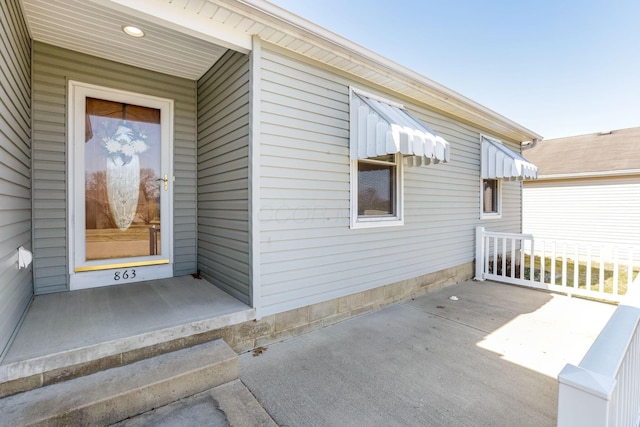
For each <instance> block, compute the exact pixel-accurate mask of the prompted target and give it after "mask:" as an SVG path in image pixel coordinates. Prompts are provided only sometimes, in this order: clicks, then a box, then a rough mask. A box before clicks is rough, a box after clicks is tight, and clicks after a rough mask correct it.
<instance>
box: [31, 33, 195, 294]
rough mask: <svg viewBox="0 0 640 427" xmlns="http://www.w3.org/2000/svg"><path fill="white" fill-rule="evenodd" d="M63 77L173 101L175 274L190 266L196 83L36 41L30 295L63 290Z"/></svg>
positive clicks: (65, 272)
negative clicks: (32, 287)
mask: <svg viewBox="0 0 640 427" xmlns="http://www.w3.org/2000/svg"><path fill="white" fill-rule="evenodd" d="M67 80H77V81H80V82H84V83H90V84H95V85H100V86H107V87H111V88H115V89H121V90H127V91H132V92H138V93H144V94H147V95H152V96H158V97H163V98H170V99H173V100H174V101H175V104H174V108H175V111H174V159H173V167H174V175H175V183H174V229H173V230H174V274H175V275H181V274H188V273H193V272H195V271H196V83H195V82H194V81H191V80H185V79H181V78H177V77H172V76H168V75H165V74H159V73H155V72H152V71H148V70H143V69H140V68H135V67H131V66H128V65H124V64H119V63H116V62H112V61H107V60H104V59H100V58H96V57H93V56H88V55H85V54H81V53H78V52H73V51H70V50H65V49H61V48H58V47H55V46H51V45H46V44H43V43H38V42H35V43H34V45H33V123H34V129H33V175H34V177H33V178H34V179H33V191H34V197H33V209H34V224H33V228H34V269H35V270H34V272H35V291H36V293H37V294H44V293H49V292H59V291H64V290H67V276H68V264H67V256H68V251H67V223H68V221H67V174H66V168H67V167H66V161H67V135H66V120H67V114H66V111H67V103H66V97H67Z"/></svg>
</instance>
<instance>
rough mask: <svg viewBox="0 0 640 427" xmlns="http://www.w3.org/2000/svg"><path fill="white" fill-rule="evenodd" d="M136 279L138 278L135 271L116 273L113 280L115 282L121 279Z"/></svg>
mask: <svg viewBox="0 0 640 427" xmlns="http://www.w3.org/2000/svg"><path fill="white" fill-rule="evenodd" d="M135 277H136V271H135V270H124V271H116V272H115V273H113V280H115V281H118V280H120V279H122V280H127V279H133V278H135Z"/></svg>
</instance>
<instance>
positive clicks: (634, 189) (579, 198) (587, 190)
mask: <svg viewBox="0 0 640 427" xmlns="http://www.w3.org/2000/svg"><path fill="white" fill-rule="evenodd" d="M523 209H524V214H523V230H524V232H525V233H531V234H533V235H534V237H535V238H536V239H550V240H579V241H585V242H597V243H606V244H615V245H620V246H633V245H635V246H640V176H632V177H616V178H613V177H611V178H592V179H566V180H553V181H551V180H549V181H546V180H541V181H532V182H528V183H526V184H525V187H524V191H523ZM639 255H640V254H639Z"/></svg>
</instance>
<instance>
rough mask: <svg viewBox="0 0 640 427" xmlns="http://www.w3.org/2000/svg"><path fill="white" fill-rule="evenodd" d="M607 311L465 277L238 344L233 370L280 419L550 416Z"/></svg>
mask: <svg viewBox="0 0 640 427" xmlns="http://www.w3.org/2000/svg"><path fill="white" fill-rule="evenodd" d="M453 295H455V296H457V297H458V300H457V301H454V300H451V299H450V297H451V296H453ZM614 309H615V307H614V306H611V305H606V304H602V303H597V302H591V301H585V300H579V299H571V298H568V297H564V296H558V295H552V294H549V293H545V292H540V291H535V290H531V289H524V288H519V287H515V286H509V285H502V284H496V283H491V282H484V283H475V282H466V283H462V284H459V285H455V286H451V287H448V288H445V289H443V290H440V291H437V292H434V293H431V294H427V295H425V296H423V297H420V298H416V299H415V300H412V301H408V302H405V303H402V304H396V305H393V306H390V307H387V308H385V309H383V310H380V311H378V312H375V313H372V314H369V315H365V316H361V317H358V318H355V319H351V320H348V321H345V322H342V323H340V324H337V325H334V326H330V327H327V328H324V329H321V330H317V331H314V332H311V333H308V334H306V335H303V336H300V337H296V338H293V339H291V340H289V341H286V342H282V343H278V344H274V345H271V346H269V348H268V349H267V350H266V351H265V352H263V353H262V354H261V355H260V356H258V357H254V356H252V354H251V353H246V354H244V355H242V356H241V357H240V379H241V380H242V381H243V383H244V384H245V385H246V386H247V387H248V388H249V389H250V390H251V392H252V393H253V394H254V395H255V396H256V398H257V399H258V401H259V402H260V403H261V404H262V405H263V406H264V407H265V409H266V410H267V412H268V413H269V414H270V415H271V416H272V417H273V419H274V420H275V421H276V423H278V424H279V425H281V426H452V425H455V426H536V427H540V426H553V425H555V424H556V411H557V408H556V406H557V380H556V375H557V373H558V372H559V371H560V370H561V369H562V367H563V366H564V364H565V363H567V362H571V363H575V364H577V363H579V362H580V360H581V358H582V357H583V355H584V354H585V352H586V351H587V349H588V348H589V346H590V345H591V343H592V341H593V340H594V339H595V337H596V336H597V334H598V333H599V331H600V330H601V328H602V327H603V326H604V325H605V324H606V322H607V320H608V319H609V317H610V316H611V314H612V313H613V311H614Z"/></svg>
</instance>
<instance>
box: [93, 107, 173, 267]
mask: <svg viewBox="0 0 640 427" xmlns="http://www.w3.org/2000/svg"><path fill="white" fill-rule="evenodd" d="M85 127H86V128H85V134H86V136H85V139H86V142H85V144H86V145H85V151H84V154H85V161H84V165H85V210H86V211H85V222H86V232H85V233H86V236H85V238H86V241H85V245H86V259H87V260H99V259H112V258H126V257H135V256H148V255H161V253H158V249H157V248H158V247H159V246H158V242H159V240H160V239H161V235H160V232H161V228H160V192H161V191H162V190H163V189H164V188H163V187H164V180H163V178H161V165H160V155H161V153H160V148H161V142H160V110H158V109H156V108H148V107H141V106H138V105H129V104H124V103H121V102H113V101H107V100H103V99H96V98H86V124H85Z"/></svg>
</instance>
